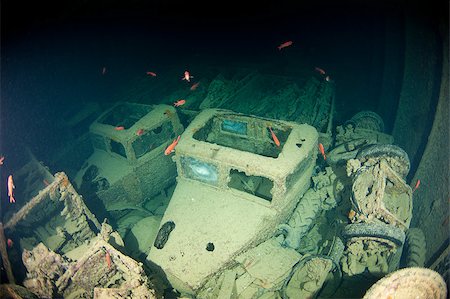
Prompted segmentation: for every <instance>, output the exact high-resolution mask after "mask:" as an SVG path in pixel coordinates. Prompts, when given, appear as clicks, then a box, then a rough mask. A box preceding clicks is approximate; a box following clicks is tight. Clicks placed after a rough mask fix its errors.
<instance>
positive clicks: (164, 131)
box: [132, 121, 174, 158]
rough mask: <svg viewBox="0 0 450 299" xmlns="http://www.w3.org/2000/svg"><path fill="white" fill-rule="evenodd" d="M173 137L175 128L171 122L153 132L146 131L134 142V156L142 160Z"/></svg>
mask: <svg viewBox="0 0 450 299" xmlns="http://www.w3.org/2000/svg"><path fill="white" fill-rule="evenodd" d="M173 137H174V134H173V126H172V123H171V122H170V121H166V122H164V123H163V124H162V125H160V126H158V127H156V128H154V129H153V130H149V131H145V130H144V133H143V134H142V135H141V136H139V137H138V138H136V140H134V141H133V144H132V146H133V150H134V154H135V155H136V158H140V157H142V156H143V155H145V154H146V153H148V152H150V151H152V150H153V149H155V148H157V147H158V146H160V145H161V144H163V143H164V142H166V141H167V140H169V139H171V138H173Z"/></svg>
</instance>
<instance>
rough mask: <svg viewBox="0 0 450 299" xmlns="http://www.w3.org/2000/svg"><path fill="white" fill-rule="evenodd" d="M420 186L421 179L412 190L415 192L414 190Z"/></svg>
mask: <svg viewBox="0 0 450 299" xmlns="http://www.w3.org/2000/svg"><path fill="white" fill-rule="evenodd" d="M419 186H420V180H417V182H416V185H415V186H414V189H413V191H412V192H413V193H414V191H416V190H417V188H419Z"/></svg>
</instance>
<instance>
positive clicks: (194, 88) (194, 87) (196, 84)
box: [190, 82, 200, 90]
mask: <svg viewBox="0 0 450 299" xmlns="http://www.w3.org/2000/svg"><path fill="white" fill-rule="evenodd" d="M199 84H200V82H197V83H195V84H194V85H192V86H191V88H190V90H196V89H197V87H198V85H199Z"/></svg>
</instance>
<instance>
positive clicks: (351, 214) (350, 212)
mask: <svg viewBox="0 0 450 299" xmlns="http://www.w3.org/2000/svg"><path fill="white" fill-rule="evenodd" d="M355 216H356V212H355V211H354V210H350V211H349V212H348V219H350V220H352V219H353V218H354V217H355Z"/></svg>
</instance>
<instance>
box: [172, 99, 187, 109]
mask: <svg viewBox="0 0 450 299" xmlns="http://www.w3.org/2000/svg"><path fill="white" fill-rule="evenodd" d="M185 103H186V100H178V101H176V102H175V103H173V105H174V106H175V107H179V106H181V105H184V104H185Z"/></svg>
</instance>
